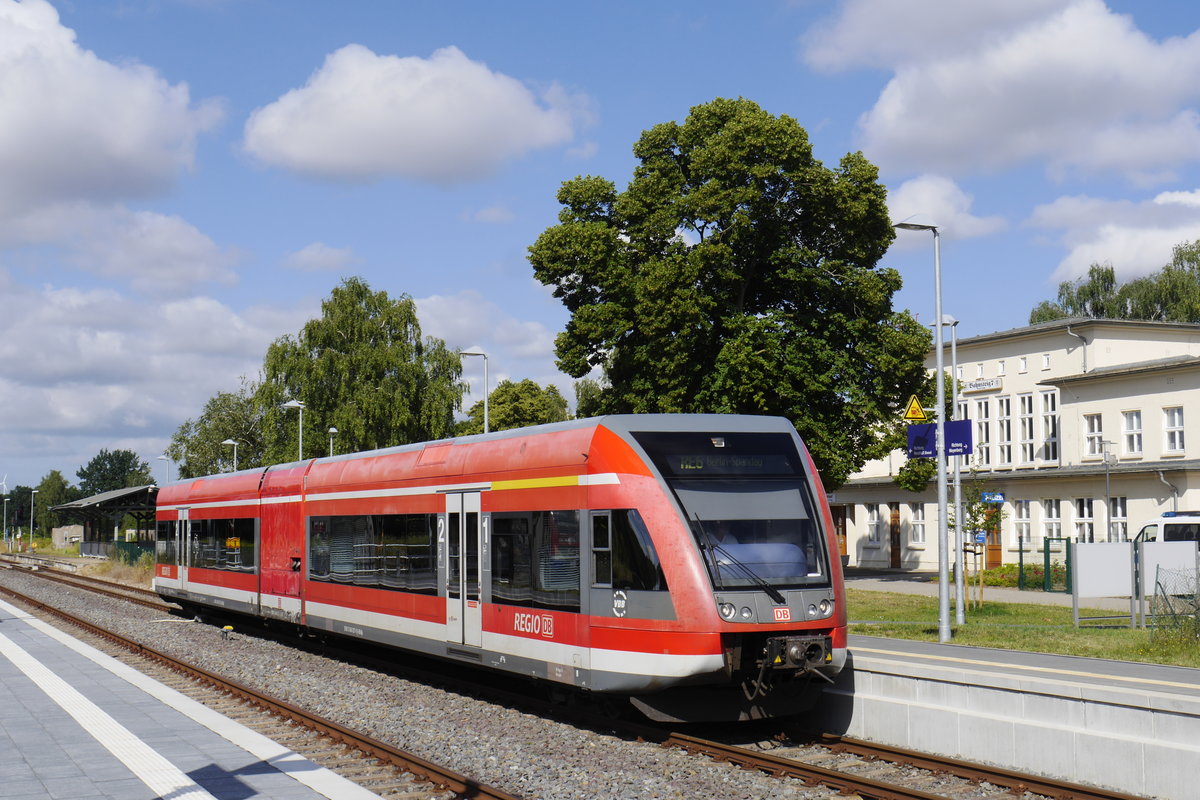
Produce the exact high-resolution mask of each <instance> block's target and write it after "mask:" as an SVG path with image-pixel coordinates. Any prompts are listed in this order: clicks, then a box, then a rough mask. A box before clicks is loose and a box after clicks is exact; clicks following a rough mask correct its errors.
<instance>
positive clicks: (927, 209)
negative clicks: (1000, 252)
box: [888, 175, 1008, 247]
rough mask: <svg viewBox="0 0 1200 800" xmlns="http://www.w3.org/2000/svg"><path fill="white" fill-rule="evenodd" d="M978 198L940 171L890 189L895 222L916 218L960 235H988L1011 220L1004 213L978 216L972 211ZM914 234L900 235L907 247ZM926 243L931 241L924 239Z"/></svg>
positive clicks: (952, 233)
mask: <svg viewBox="0 0 1200 800" xmlns="http://www.w3.org/2000/svg"><path fill="white" fill-rule="evenodd" d="M973 202H974V198H973V197H971V195H968V194H967V193H966V192H964V191H963V190H962V189H961V188H959V186H958V185H957V184H956V183H955V182H954V181H952V180H950V179H949V178H945V177H942V176H940V175H921V176H920V177H917V178H913V179H912V180H910V181H906V182H904V183H903V184H901V185H900V188H898V189H896V190H894V191H891V192H888V214H889V215H890V216H891V219H892V220H893V221H894V222H903V221H913V222H919V223H922V224H926V225H937V226H938V229H939V230H941V231H943V232H944V233H946V234H947V235H949V236H953V237H955V238H957V239H970V238H974V237H976V236H987V235H988V234H992V233H996V232H998V231H1002V230H1004V229H1005V228H1006V227H1007V226H1008V223H1007V222H1006V221H1005V219H1004V218H1003V217H1000V216H990V217H977V216H975V215H973V214H972V213H971V205H972V203H973ZM913 240H914V237H898V238H897V239H896V244H897V246H900V247H903V246H905V243H906V242H911V241H913ZM921 246H922V247H927V246H928V243H927V242H925V241H924V240H922V241H921Z"/></svg>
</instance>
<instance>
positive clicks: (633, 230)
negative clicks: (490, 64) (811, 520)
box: [530, 99, 931, 487]
mask: <svg viewBox="0 0 1200 800" xmlns="http://www.w3.org/2000/svg"><path fill="white" fill-rule="evenodd" d="M633 152H634V155H635V156H636V158H637V165H636V166H635V168H634V174H633V178H632V180H631V181H630V183H629V185H628V187H627V188H626V189H625V191H623V192H621V191H617V189H616V187H615V186H614V184H613V183H612V182H611V181H609V180H607V179H604V178H600V177H594V176H588V177H578V178H575V179H573V180H570V181H567V182H566V183H564V184H563V186H562V188H561V189H560V190H559V193H558V200H559V202H560V203H561V204H562V210H561V211H560V212H559V224H557V225H555V226H553V227H551V228H549V229H548V230H546V231H545V232H544V233H542V235H541V236H540V237H539V238H538V239H537V241H536V242H535V243H534V244H533V246H532V247H531V248H530V262H531V264H532V265H533V269H534V274H535V275H536V277H537V278H538V279H539V280H540V281H542V282H543V283H544V284H546V285H549V286H553V287H554V294H555V296H556V297H558V298H559V299H561V300H562V302H563V303H564V304H565V305H566V307H567V309H568V310H569V311H570V313H571V318H570V320H569V321H568V323H567V326H566V330H565V331H563V332H562V333H561V334H559V336H558V339H557V342H556V352H557V355H558V364H559V367H560V368H561V369H562V370H563V371H565V372H566V373H567V374H569V375H572V376H574V377H577V378H578V377H582V376H583V375H585V374H587V373H588V372H590V371H591V370H592V369H593V368H594V367H597V366H603V367H604V369H605V374H606V377H607V380H608V382H609V387H608V388H606V389H605V391H604V393H603V403H602V406H603V407H602V409H600V410H602V411H605V412H609V411H613V412H652V411H663V412H675V411H679V412H697V411H709V412H737V413H751V414H779V415H783V416H786V417H788V418H789V419H791V420H792V421H793V422H794V423H795V425H796V428H797V430H799V432H800V434H801V435H802V436H804V438H805V439H806V441H807V443H808V445H809V447H810V449H811V450H812V452H813V455H814V458H815V459H816V461H817V465H818V467H819V468H820V470H821V472H822V474H823V476H824V478H825V480H826V482H827V484H828V485H829V486H831V487H833V486H837V485H839V484H841V483H842V482H843V481H844V480H845V478H846V477H847V476H848V475H849V474H850V473H852V472H854V471H855V470H856V469H858V468H860V467H861V466H862V464H863V463H864V462H865V461H866V460H867V459H869V458H873V457H877V456H880V455H882V454H883V453H884V452H885V450H884V448H885V447H886V445H885V443H884V437H883V434H884V433H885V432H890V431H894V430H895V428H896V426H897V421H898V420H899V417H900V411H901V406H902V405H903V403H904V401H905V400H906V399H907V398H908V396H909V395H910V394H912V393H914V392H916V391H918V390H919V389H920V388H921V387H922V386H924V385H925V382H926V373H925V369H924V367H923V359H924V357H925V354H926V353H927V352H928V350H929V347H930V338H931V337H930V333H929V331H928V330H927V329H925V328H924V327H923V326H921V325H920V324H919V323H918V322H917V321H916V320H914V319H913V318H912V316H911V315H910V314H908V313H898V312H896V311H895V310H893V308H892V297H893V295H894V293H895V292H896V291H897V290H898V289H899V288H900V285H901V280H900V275H899V274H898V273H897V272H896V271H895V270H893V269H888V268H882V267H880V266H879V260H880V258H881V257H882V256H883V254H884V253H885V252H886V251H887V248H888V245H889V244H890V243H891V241H892V239H893V236H894V233H893V230H892V226H891V222H890V220H889V219H888V212H887V205H886V202H885V201H886V191H885V189H884V187H883V186H882V185H880V183H879V181H878V174H877V170H876V168H875V167H874V166H873V165H872V164H871V163H869V162H868V161H867V160H866V159H865V158H864V157H863V156H862V154H861V153H851V154H848V155H846V156H845V157H843V158H842V160H841V162H840V164H839V165H838V166H837V167H836V168H827V167H825V166H824V165H822V164H821V162H820V161H818V160H817V159H815V158H814V157H813V154H812V147H811V145H810V144H809V141H808V136H807V134H806V132H805V131H804V129H803V128H802V127H800V125H799V124H798V123H797V122H796V121H795V120H794V119H792V118H790V117H787V116H778V117H776V116H772V115H771V114H769V113H767V112H766V111H764V110H763V109H761V108H760V107H759V106H758V105H756V104H755V103H753V102H750V101H749V100H744V99H739V100H727V99H718V100H714V101H713V102H710V103H707V104H705V105H701V106H697V107H695V108H693V109H692V110H691V113H690V114H689V115H688V117H687V119H686V120H685V121H684V122H683V123H681V124H680V123H675V122H666V123H663V124H660V125H656V126H655V127H653V128H651V129H650V130H647V131H645V132H644V133H643V134H642V136H641V138H640V139H639V140H638V141H637V143H636V144H635V145H634V150H633Z"/></svg>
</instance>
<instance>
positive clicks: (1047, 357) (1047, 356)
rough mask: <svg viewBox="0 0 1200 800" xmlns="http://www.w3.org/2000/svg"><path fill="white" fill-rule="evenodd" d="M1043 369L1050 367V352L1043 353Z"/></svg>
mask: <svg viewBox="0 0 1200 800" xmlns="http://www.w3.org/2000/svg"><path fill="white" fill-rule="evenodd" d="M1042 369H1050V354H1049V353H1042Z"/></svg>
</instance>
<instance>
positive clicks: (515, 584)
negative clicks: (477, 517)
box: [491, 511, 580, 612]
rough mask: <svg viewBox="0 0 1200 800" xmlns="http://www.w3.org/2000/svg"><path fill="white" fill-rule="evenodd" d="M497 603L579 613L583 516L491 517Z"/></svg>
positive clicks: (527, 514)
mask: <svg viewBox="0 0 1200 800" xmlns="http://www.w3.org/2000/svg"><path fill="white" fill-rule="evenodd" d="M491 550H492V602H494V603H504V604H506V605H516V606H529V607H532V608H544V609H550V610H554V611H573V612H578V611H579V587H580V571H579V512H578V511H533V512H519V513H507V512H506V513H496V514H492V544H491Z"/></svg>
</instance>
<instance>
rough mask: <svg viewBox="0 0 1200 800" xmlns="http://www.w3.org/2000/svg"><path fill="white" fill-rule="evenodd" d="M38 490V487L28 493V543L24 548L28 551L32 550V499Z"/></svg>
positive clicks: (34, 498) (35, 497) (35, 496)
mask: <svg viewBox="0 0 1200 800" xmlns="http://www.w3.org/2000/svg"><path fill="white" fill-rule="evenodd" d="M39 491H40V490H39V489H34V490H33V491H31V492H30V493H29V544H28V546H26V548H25V549H26V550H28V551H32V550H33V508H34V504H33V501H34V500H36V499H37V493H38V492H39Z"/></svg>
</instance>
